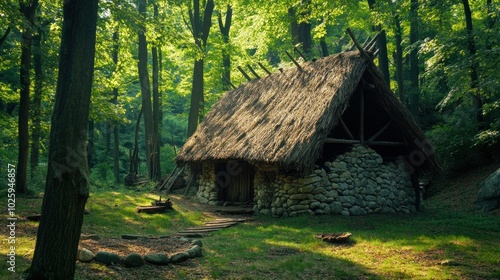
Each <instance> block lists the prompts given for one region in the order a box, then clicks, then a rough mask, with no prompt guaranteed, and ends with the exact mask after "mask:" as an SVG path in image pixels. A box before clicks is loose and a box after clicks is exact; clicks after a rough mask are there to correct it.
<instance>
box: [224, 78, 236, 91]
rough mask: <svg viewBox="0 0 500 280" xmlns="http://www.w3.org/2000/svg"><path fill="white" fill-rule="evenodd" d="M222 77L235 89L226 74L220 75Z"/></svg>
mask: <svg viewBox="0 0 500 280" xmlns="http://www.w3.org/2000/svg"><path fill="white" fill-rule="evenodd" d="M222 77H223V78H224V79H225V80H226V82H227V83H228V84H229V85H231V87H232V88H233V89H235V88H236V86H235V85H234V84H233V83H231V81H230V80H229V79H228V78H227V77H226V76H224V75H222Z"/></svg>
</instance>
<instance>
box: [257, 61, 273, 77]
mask: <svg viewBox="0 0 500 280" xmlns="http://www.w3.org/2000/svg"><path fill="white" fill-rule="evenodd" d="M257 64H258V65H259V66H260V68H262V70H264V71H266V73H267V74H268V75H271V72H269V70H267V68H266V67H265V66H264V65H262V63H260V62H257Z"/></svg>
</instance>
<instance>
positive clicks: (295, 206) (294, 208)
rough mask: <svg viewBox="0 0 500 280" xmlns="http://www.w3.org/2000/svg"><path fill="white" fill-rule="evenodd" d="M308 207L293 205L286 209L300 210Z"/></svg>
mask: <svg viewBox="0 0 500 280" xmlns="http://www.w3.org/2000/svg"><path fill="white" fill-rule="evenodd" d="M307 209H309V205H294V206H292V207H290V208H288V211H291V212H293V211H300V210H307Z"/></svg>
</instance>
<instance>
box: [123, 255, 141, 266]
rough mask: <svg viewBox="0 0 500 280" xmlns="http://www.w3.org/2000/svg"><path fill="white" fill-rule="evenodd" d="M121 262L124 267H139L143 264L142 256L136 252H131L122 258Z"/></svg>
mask: <svg viewBox="0 0 500 280" xmlns="http://www.w3.org/2000/svg"><path fill="white" fill-rule="evenodd" d="M123 264H124V265H125V266H126V267H140V266H143V265H144V260H143V259H142V256H141V255H139V254H137V253H131V254H129V255H127V256H126V257H125V259H123Z"/></svg>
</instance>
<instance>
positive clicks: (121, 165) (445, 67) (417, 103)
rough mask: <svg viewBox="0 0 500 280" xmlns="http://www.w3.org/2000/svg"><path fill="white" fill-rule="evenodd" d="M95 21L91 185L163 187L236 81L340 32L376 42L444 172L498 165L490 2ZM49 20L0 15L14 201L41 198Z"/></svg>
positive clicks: (32, 6)
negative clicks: (140, 179) (129, 179)
mask: <svg viewBox="0 0 500 280" xmlns="http://www.w3.org/2000/svg"><path fill="white" fill-rule="evenodd" d="M98 9H99V10H98V19H97V39H96V56H95V62H94V79H93V85H92V96H91V106H90V120H89V123H88V129H87V139H88V141H87V147H86V149H87V158H88V164H89V168H90V170H91V184H93V185H94V186H100V185H110V184H113V183H114V182H123V181H124V179H125V178H126V176H127V175H130V174H131V173H137V174H139V175H141V176H144V177H147V178H149V179H150V180H153V181H156V180H159V179H160V178H161V177H163V176H165V175H166V174H169V173H170V172H171V171H172V170H173V169H174V167H175V164H174V162H173V158H174V157H175V155H176V153H177V150H178V149H179V147H180V146H182V144H183V143H184V142H185V140H186V138H187V137H188V135H190V134H191V133H192V132H193V129H195V128H196V126H197V124H198V123H199V122H200V121H201V120H202V119H203V116H204V115H205V114H206V113H207V112H208V110H210V108H211V106H212V105H213V104H214V103H215V102H216V101H217V100H218V99H219V98H220V97H221V96H222V95H223V94H224V92H225V91H227V90H229V89H231V88H232V87H233V86H236V87H237V86H238V85H240V84H242V83H244V82H246V81H247V78H246V77H245V76H244V74H243V72H246V73H248V74H249V75H250V76H252V77H254V75H252V74H251V73H252V72H251V71H255V72H256V74H257V75H262V76H263V75H266V70H268V71H270V72H275V71H278V69H280V68H287V67H295V66H294V64H293V63H292V61H291V60H290V58H289V57H288V56H287V55H286V53H285V51H287V52H289V53H291V54H292V56H293V57H294V59H296V60H297V61H299V63H300V62H301V61H303V60H311V59H314V58H319V57H322V56H327V55H331V54H335V53H339V52H341V51H345V50H348V49H351V48H352V41H351V39H350V38H349V36H348V35H347V34H346V33H345V30H346V29H347V28H350V29H351V30H353V31H354V33H355V36H356V37H357V38H358V39H359V40H360V41H361V42H363V41H365V42H367V41H369V40H370V39H373V38H374V36H375V35H376V34H379V35H378V36H377V38H376V44H377V49H379V52H378V54H377V56H376V58H375V63H376V64H377V65H378V66H379V68H380V70H381V72H382V73H383V74H384V75H385V78H386V80H387V82H388V83H389V84H390V86H391V88H392V90H393V91H394V93H395V94H396V95H397V96H398V98H399V99H400V101H401V102H402V103H403V104H405V105H406V106H407V107H408V109H409V110H410V111H411V112H412V114H413V115H414V117H415V118H416V120H417V121H418V122H419V124H420V126H421V127H422V128H423V129H424V130H425V131H426V133H427V135H428V136H429V138H430V139H431V140H432V142H433V143H434V144H435V146H436V153H437V155H438V157H439V159H440V160H441V162H442V164H443V165H444V167H445V168H446V169H447V170H448V171H456V170H460V169H463V168H468V167H471V166H474V165H477V164H480V163H482V162H487V161H488V160H491V159H492V158H494V157H498V154H499V145H500V141H499V140H500V94H499V91H500V76H499V75H498V71H497V69H498V67H499V65H500V32H499V31H500V28H499V24H500V23H499V22H498V18H499V13H500V1H494V0H462V1H458V0H444V1H434V0H420V1H419V0H406V1H377V0H367V1H347V0H338V1H322V0H300V1H298V0H280V1H252V0H235V1H228V0H201V1H200V0H189V1H188V0H150V1H146V0H133V1H128V0H126V1H118V0H114V1H112V0H102V1H100V2H99V8H98ZM62 14H63V11H62V1H56V2H54V1H38V0H25V1H12V0H8V1H2V2H1V3H0V26H1V27H0V56H1V60H0V119H1V122H0V123H1V124H0V125H1V128H0V129H1V131H2V133H1V136H0V138H1V145H2V149H1V150H2V151H1V153H0V159H1V160H2V162H8V163H14V164H16V166H17V167H18V169H21V170H20V171H18V172H17V175H18V188H19V189H18V190H19V191H21V192H25V191H27V190H28V187H27V186H28V185H29V186H30V187H29V188H43V183H42V182H43V181H44V176H45V174H46V166H47V162H48V158H47V155H48V147H49V143H48V139H49V137H48V135H49V131H50V120H51V117H50V116H51V114H52V110H53V109H54V108H53V106H54V98H55V92H56V84H57V75H58V73H57V72H58V63H59V58H58V53H59V47H60V44H61V29H62ZM294 48H295V49H296V50H297V51H294ZM238 67H241V68H242V69H244V71H243V72H242V71H240V70H239V69H238ZM136 134H137V135H136ZM23 166H25V171H24V173H23V171H22V167H23ZM2 168H4V167H2ZM22 176H24V177H25V179H24V180H23V178H21V177H22ZM23 182H24V183H23Z"/></svg>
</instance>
